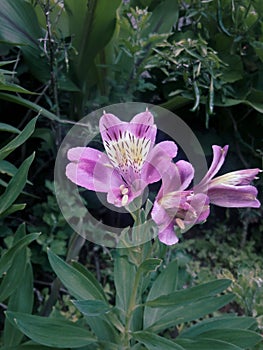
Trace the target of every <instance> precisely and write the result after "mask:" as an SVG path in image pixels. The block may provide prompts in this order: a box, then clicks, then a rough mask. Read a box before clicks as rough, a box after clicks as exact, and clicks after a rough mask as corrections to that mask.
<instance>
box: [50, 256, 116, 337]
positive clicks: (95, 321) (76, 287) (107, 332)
mask: <svg viewBox="0 0 263 350" xmlns="http://www.w3.org/2000/svg"><path fill="white" fill-rule="evenodd" d="M48 258H49V262H50V264H51V266H52V268H53V270H54V271H55V273H56V274H57V276H58V278H59V279H60V280H61V282H62V283H63V284H64V286H65V287H66V288H67V289H68V291H69V293H70V294H71V295H72V296H74V297H75V298H76V299H80V300H87V299H90V300H96V301H98V300H101V301H103V302H104V303H105V304H106V303H107V298H106V296H105V294H104V292H103V289H102V287H101V286H99V287H97V286H98V284H99V283H98V281H96V280H95V278H94V276H93V275H92V274H91V273H90V272H89V271H87V270H86V269H84V267H82V268H81V267H80V266H81V265H80V264H76V263H74V266H71V265H69V264H67V263H66V262H64V261H63V260H62V259H60V258H59V257H58V256H56V255H55V254H54V253H53V252H52V251H51V250H48ZM76 266H77V267H76ZM107 316H109V315H99V316H93V317H88V318H87V322H88V324H89V326H90V327H91V329H92V330H93V332H94V333H95V334H96V335H97V336H98V337H100V339H102V340H105V341H112V342H115V341H117V339H118V338H117V333H116V331H115V329H114V327H113V325H112V324H111V322H110V321H108V318H107Z"/></svg>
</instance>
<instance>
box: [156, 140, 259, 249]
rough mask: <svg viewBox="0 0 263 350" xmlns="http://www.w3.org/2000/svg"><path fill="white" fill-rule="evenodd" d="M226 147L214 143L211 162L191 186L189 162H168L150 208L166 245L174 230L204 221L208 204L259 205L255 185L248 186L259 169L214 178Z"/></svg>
mask: <svg viewBox="0 0 263 350" xmlns="http://www.w3.org/2000/svg"><path fill="white" fill-rule="evenodd" d="M227 151H228V146H225V147H223V148H221V147H220V146H216V145H214V146H213V161H212V164H211V166H210V168H209V170H208V172H207V174H206V175H205V176H204V178H203V179H202V180H201V181H200V183H199V184H198V185H196V186H194V188H193V189H190V190H187V187H188V186H189V184H190V183H191V181H192V179H193V176H194V169H193V167H192V166H191V164H190V163H188V162H185V161H179V162H177V163H175V164H171V166H170V167H169V169H168V171H166V173H164V174H163V175H162V186H161V189H160V191H159V193H158V195H157V197H156V200H155V203H154V207H153V210H152V219H153V220H154V221H155V223H156V224H157V225H158V227H159V239H160V241H162V242H163V243H165V244H167V245H172V244H175V243H177V241H178V238H177V236H176V234H175V229H176V227H177V228H180V229H183V230H185V229H187V228H188V227H189V226H192V225H193V224H197V223H200V222H203V221H204V220H205V219H206V218H207V217H208V215H209V211H210V210H209V204H210V203H211V204H215V205H218V206H223V207H237V208H241V207H253V208H258V207H259V206H260V202H259V201H258V199H257V198H256V197H257V189H256V187H254V186H252V185H250V183H251V181H252V180H254V179H255V178H256V175H257V174H258V173H259V172H260V169H258V168H255V169H245V170H238V171H233V172H230V173H227V174H225V175H222V176H218V177H216V178H214V176H215V175H216V174H217V172H218V171H219V169H220V168H221V167H222V165H223V163H224V161H225V157H226V154H227Z"/></svg>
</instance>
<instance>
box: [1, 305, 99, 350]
mask: <svg viewBox="0 0 263 350" xmlns="http://www.w3.org/2000/svg"><path fill="white" fill-rule="evenodd" d="M6 315H7V318H8V320H9V321H10V322H11V323H12V324H13V325H16V326H17V328H18V329H19V330H20V331H21V332H23V333H24V334H25V335H26V336H27V337H29V338H30V339H32V340H34V341H35V342H37V343H39V344H42V345H46V346H54V347H56V348H65V347H70V348H78V347H81V346H85V345H88V344H90V343H96V338H95V337H94V336H93V335H92V334H91V333H90V332H89V331H87V330H86V329H85V328H81V327H79V326H77V325H76V324H74V323H73V322H70V321H67V320H60V319H59V320H57V319H53V318H47V317H40V316H33V315H28V314H24V313H19V312H10V311H7V312H6Z"/></svg>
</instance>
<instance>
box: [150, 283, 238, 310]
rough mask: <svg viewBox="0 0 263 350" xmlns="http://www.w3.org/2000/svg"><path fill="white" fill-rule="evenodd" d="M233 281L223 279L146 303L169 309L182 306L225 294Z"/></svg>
mask: <svg viewBox="0 0 263 350" xmlns="http://www.w3.org/2000/svg"><path fill="white" fill-rule="evenodd" d="M231 283H232V282H231V280H228V279H221V280H215V281H211V282H207V283H204V284H201V285H199V286H195V287H192V288H187V289H184V290H181V291H178V292H174V293H170V294H166V295H163V296H160V297H159V298H156V299H154V300H149V301H147V302H146V305H147V306H150V307H169V306H175V305H182V304H184V303H188V302H193V301H194V300H198V299H202V298H203V297H204V296H205V297H207V296H210V295H216V294H218V293H221V292H223V291H224V290H226V289H227V288H228V287H229V286H230V285H231Z"/></svg>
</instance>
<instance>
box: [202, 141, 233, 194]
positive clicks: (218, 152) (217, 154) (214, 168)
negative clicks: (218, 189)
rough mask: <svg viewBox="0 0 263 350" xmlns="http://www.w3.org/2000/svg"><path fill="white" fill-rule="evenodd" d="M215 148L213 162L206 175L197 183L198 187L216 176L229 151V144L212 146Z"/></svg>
mask: <svg viewBox="0 0 263 350" xmlns="http://www.w3.org/2000/svg"><path fill="white" fill-rule="evenodd" d="M212 148H213V161H212V164H211V166H210V168H209V170H208V172H207V173H206V175H205V177H204V178H203V179H202V180H201V181H200V183H199V184H198V185H197V186H198V187H199V186H200V187H201V186H203V185H206V184H207V183H208V182H209V181H210V180H211V179H212V178H213V177H214V176H215V174H217V172H218V171H219V169H220V168H221V167H222V165H223V163H224V161H225V158H226V154H227V151H228V145H226V146H224V147H223V148H222V147H220V146H216V145H214V146H212Z"/></svg>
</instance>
